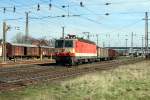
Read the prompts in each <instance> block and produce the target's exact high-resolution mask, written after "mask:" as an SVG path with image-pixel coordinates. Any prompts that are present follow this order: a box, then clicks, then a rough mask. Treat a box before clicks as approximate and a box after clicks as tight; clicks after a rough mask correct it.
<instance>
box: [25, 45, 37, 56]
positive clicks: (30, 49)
mask: <svg viewBox="0 0 150 100" xmlns="http://www.w3.org/2000/svg"><path fill="white" fill-rule="evenodd" d="M24 53H25V56H27V57H39V56H40V55H39V47H38V46H36V45H26V46H25V48H24Z"/></svg>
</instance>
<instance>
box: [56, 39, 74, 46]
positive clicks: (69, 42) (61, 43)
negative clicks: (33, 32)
mask: <svg viewBox="0 0 150 100" xmlns="http://www.w3.org/2000/svg"><path fill="white" fill-rule="evenodd" d="M55 47H56V48H62V47H67V48H71V47H73V40H56V42H55Z"/></svg>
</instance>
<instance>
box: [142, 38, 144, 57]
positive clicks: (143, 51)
mask: <svg viewBox="0 0 150 100" xmlns="http://www.w3.org/2000/svg"><path fill="white" fill-rule="evenodd" d="M143 47H144V37H143V36H142V54H144V49H143Z"/></svg>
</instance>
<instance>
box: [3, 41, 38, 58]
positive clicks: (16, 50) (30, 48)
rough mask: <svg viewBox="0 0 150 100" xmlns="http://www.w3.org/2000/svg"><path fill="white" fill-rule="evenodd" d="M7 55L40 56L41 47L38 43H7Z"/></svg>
mask: <svg viewBox="0 0 150 100" xmlns="http://www.w3.org/2000/svg"><path fill="white" fill-rule="evenodd" d="M6 48H7V57H8V58H9V59H10V60H11V59H14V58H25V57H28V58H29V57H39V47H38V46H36V45H28V44H17V43H7V46H6Z"/></svg>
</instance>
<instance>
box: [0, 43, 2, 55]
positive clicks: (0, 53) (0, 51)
mask: <svg viewBox="0 0 150 100" xmlns="http://www.w3.org/2000/svg"><path fill="white" fill-rule="evenodd" d="M0 57H2V45H1V44H0Z"/></svg>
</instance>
